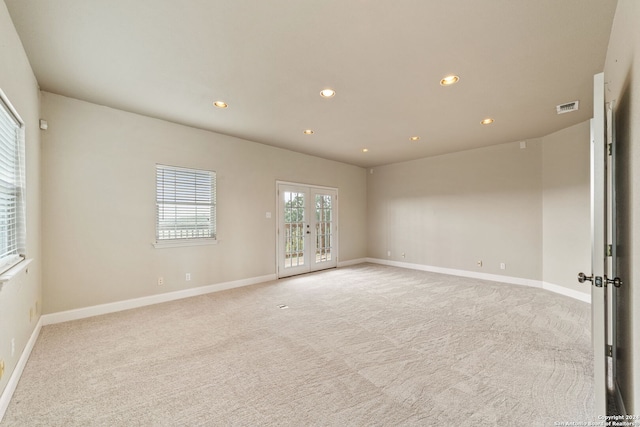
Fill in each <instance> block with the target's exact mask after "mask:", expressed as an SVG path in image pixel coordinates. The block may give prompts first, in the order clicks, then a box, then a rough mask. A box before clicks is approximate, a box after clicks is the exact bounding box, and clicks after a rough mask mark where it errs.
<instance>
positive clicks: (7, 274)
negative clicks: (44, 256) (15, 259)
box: [0, 258, 33, 289]
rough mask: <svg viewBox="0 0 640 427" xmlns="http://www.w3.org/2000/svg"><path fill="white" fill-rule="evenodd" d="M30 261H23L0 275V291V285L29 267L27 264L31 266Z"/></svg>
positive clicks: (29, 259)
mask: <svg viewBox="0 0 640 427" xmlns="http://www.w3.org/2000/svg"><path fill="white" fill-rule="evenodd" d="M31 261H33V258H27V259H24V260H22V261H20V262H19V263H17V264H16V265H14V266H13V267H11V268H10V269H8V270H7V271H5V272H4V273H2V274H0V289H2V285H4V284H5V283H7V282H8V281H10V280H11V279H13V278H14V277H16V276H17V275H18V274H20V273H21V272H22V270H25V269H26V268H27V267H28V266H29V264H31Z"/></svg>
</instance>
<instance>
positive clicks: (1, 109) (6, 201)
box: [0, 90, 26, 272]
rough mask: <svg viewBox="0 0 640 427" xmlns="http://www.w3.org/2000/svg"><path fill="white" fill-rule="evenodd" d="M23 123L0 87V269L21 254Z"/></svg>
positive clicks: (23, 180)
mask: <svg viewBox="0 0 640 427" xmlns="http://www.w3.org/2000/svg"><path fill="white" fill-rule="evenodd" d="M24 182H25V174H24V123H23V121H22V120H21V119H20V116H19V115H18V113H17V112H16V111H15V110H14V108H13V107H12V106H11V104H10V103H9V100H8V99H7V97H6V96H5V94H4V92H2V91H1V90H0V272H4V271H7V270H8V269H9V268H11V267H13V266H14V265H15V264H17V263H18V262H20V261H21V260H22V259H23V258H24V255H23V254H24V253H25V236H26V230H25V203H24V194H25V191H24Z"/></svg>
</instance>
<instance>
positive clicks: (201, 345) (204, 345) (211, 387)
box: [1, 264, 593, 426]
mask: <svg viewBox="0 0 640 427" xmlns="http://www.w3.org/2000/svg"><path fill="white" fill-rule="evenodd" d="M281 304H286V305H287V306H288V308H285V309H281V308H278V306H279V305H281ZM589 325H590V307H589V305H588V304H585V303H582V302H579V301H576V300H573V299H570V298H566V297H563V296H559V295H556V294H552V293H549V292H546V291H543V290H540V289H533V288H527V287H520V286H513V285H506V284H500V283H493V282H484V281H479V280H474V279H465V278H459V277H452V276H445V275H440V274H434V273H426V272H420V271H413V270H406V269H399V268H393V267H385V266H378V265H372V264H361V265H358V266H354V267H348V268H341V269H337V270H328V271H324V272H320V273H315V274H310V275H305V276H298V277H294V278H290V279H284V280H279V281H275V282H270V283H265V284H262V285H257V286H252V287H247V288H242V289H236V290H231V291H226V292H220V293H215V294H209V295H205V296H201V297H195V298H189V299H185V300H180V301H175V302H170V303H165V304H159V305H155V306H150V307H145V308H140V309H136V310H130V311H125V312H120V313H115V314H110V315H105V316H99V317H94V318H90V319H84V320H79V321H74V322H68V323H64V324H58V325H51V326H46V327H44V328H43V329H42V332H41V335H40V338H39V340H38V342H37V344H36V346H35V348H34V351H33V353H32V355H31V358H30V360H29V363H28V364H27V367H26V369H25V371H24V374H23V376H22V379H21V381H20V383H19V385H18V388H17V390H16V392H15V394H14V397H13V400H12V401H11V403H10V406H9V408H8V411H7V413H6V415H5V418H4V420H3V422H2V424H1V425H2V426H227V425H228V426H262V425H282V426H306V425H321V426H543V425H544V426H553V425H554V422H556V421H587V420H591V419H592V417H593V414H592V412H593V378H592V370H593V366H592V365H593V360H592V355H591V351H590V332H589V330H590V326H589Z"/></svg>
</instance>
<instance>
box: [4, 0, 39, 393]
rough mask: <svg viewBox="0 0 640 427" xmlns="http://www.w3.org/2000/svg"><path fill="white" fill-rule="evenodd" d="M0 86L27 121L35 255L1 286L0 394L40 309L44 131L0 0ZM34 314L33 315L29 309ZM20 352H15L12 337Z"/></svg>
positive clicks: (30, 244)
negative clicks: (1, 371)
mask: <svg viewBox="0 0 640 427" xmlns="http://www.w3.org/2000/svg"><path fill="white" fill-rule="evenodd" d="M0 57H2V60H1V61H0V88H1V89H2V90H3V91H4V93H5V94H6V95H7V97H8V98H9V100H10V101H11V103H12V104H13V106H14V107H15V109H16V110H17V111H18V113H19V114H20V116H21V117H22V120H24V122H25V126H26V129H25V137H26V147H25V148H26V167H27V254H26V255H27V257H28V258H31V259H33V261H32V263H31V264H30V265H29V268H28V273H25V272H24V271H23V272H22V273H21V274H20V275H18V277H16V278H14V279H13V280H11V281H10V282H8V283H5V284H4V286H2V289H1V290H0V360H4V362H5V373H4V375H3V376H2V378H1V379H0V393H1V392H2V390H4V389H5V387H6V385H7V382H8V380H9V378H10V376H11V374H12V373H13V371H14V369H15V366H16V363H17V361H18V358H19V357H20V355H21V354H22V351H23V349H24V348H25V345H26V343H27V341H28V340H29V337H30V336H31V334H32V332H33V330H34V328H35V326H36V324H37V321H38V318H39V313H35V308H36V302H37V303H38V304H37V305H38V311H39V310H40V307H41V303H40V302H41V301H42V300H41V293H40V279H41V273H40V271H41V267H40V266H41V261H42V257H41V253H40V236H41V233H40V130H39V129H38V114H39V101H38V97H39V89H38V84H37V82H36V79H35V77H34V75H33V72H32V71H31V66H30V65H29V61H28V60H27V57H26V55H25V53H24V49H23V48H22V43H21V42H20V39H19V38H18V35H17V33H16V31H15V28H14V26H13V23H12V22H11V18H10V17H9V13H8V12H7V8H6V6H5V4H4V2H3V1H2V2H0ZM30 310H33V312H34V313H35V315H34V316H33V317H32V318H31V320H30V316H29V311H30ZM12 339H15V353H14V355H13V356H12V355H11V340H12Z"/></svg>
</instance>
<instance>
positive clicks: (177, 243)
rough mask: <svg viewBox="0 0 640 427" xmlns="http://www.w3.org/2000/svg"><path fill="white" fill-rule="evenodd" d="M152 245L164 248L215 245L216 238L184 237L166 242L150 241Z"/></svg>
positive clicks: (216, 242)
mask: <svg viewBox="0 0 640 427" xmlns="http://www.w3.org/2000/svg"><path fill="white" fill-rule="evenodd" d="M152 244H153V247H154V248H156V249H164V248H184V247H188V246H209V245H217V244H218V240H217V239H191V240H189V239H185V240H173V241H168V242H165V241H163V242H155V243H152Z"/></svg>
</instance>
